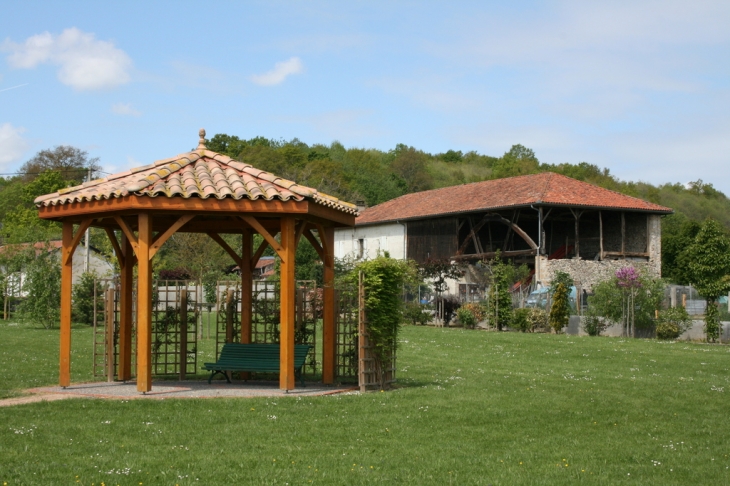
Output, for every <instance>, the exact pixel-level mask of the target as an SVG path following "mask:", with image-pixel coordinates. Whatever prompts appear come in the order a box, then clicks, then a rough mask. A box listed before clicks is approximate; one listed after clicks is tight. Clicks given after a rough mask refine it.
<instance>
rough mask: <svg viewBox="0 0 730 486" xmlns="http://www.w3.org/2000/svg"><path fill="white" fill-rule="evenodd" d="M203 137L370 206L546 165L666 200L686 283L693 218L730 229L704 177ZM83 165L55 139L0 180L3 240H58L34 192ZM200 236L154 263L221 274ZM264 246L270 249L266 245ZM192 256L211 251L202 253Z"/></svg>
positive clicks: (667, 226)
mask: <svg viewBox="0 0 730 486" xmlns="http://www.w3.org/2000/svg"><path fill="white" fill-rule="evenodd" d="M207 143H208V147H209V148H210V149H211V150H215V151H218V152H221V153H223V154H226V155H229V156H231V157H233V158H236V159H238V160H241V161H243V162H246V163H250V164H252V165H254V166H255V167H258V168H260V169H264V170H268V171H271V172H274V173H276V174H277V175H280V176H282V177H285V178H288V179H291V180H294V181H297V182H298V183H300V184H303V185H307V186H311V187H315V188H317V189H319V190H321V191H323V192H325V193H328V194H332V195H333V196H336V197H339V198H342V199H344V200H347V201H352V202H355V201H364V202H365V203H366V204H368V205H371V206H372V205H375V204H379V203H381V202H384V201H387V200H390V199H393V198H395V197H398V196H401V195H403V194H406V193H409V192H413V191H421V190H426V189H432V188H439V187H446V186H452V185H456V184H464V183H469V182H478V181H482V180H487V179H495V178H500V177H510V176H517V175H524V174H533V173H539V172H544V171H553V172H557V173H560V174H564V175H566V176H569V177H573V178H575V179H578V180H581V181H585V182H589V183H592V184H596V185H598V186H601V187H605V188H608V189H611V190H615V191H618V192H621V193H624V194H628V195H631V196H635V197H640V198H643V199H646V200H648V201H651V202H654V203H657V204H662V205H665V206H669V207H671V208H673V209H674V210H675V212H676V214H674V215H672V216H669V217H667V218H664V223H663V232H662V259H663V274H664V275H665V276H666V277H667V278H668V279H669V280H670V281H672V282H674V283H680V284H687V283H690V282H689V277H688V275H687V273H686V268H687V263H688V261H687V259H686V254H685V253H683V252H684V249H685V248H686V247H687V246H688V245H689V244H690V243H691V241H692V239H693V238H694V237H695V236H696V234H697V231H699V222H700V221H703V220H704V219H706V218H708V217H710V218H713V219H715V220H716V221H718V222H719V223H720V225H721V227H722V228H723V231H727V229H728V228H730V200H729V199H728V198H727V197H726V196H725V195H724V194H723V193H722V192H720V191H718V190H716V189H715V188H714V187H713V185H712V184H711V183H705V182H703V181H701V180H698V181H694V182H691V183H689V184H687V185H684V184H680V183H673V184H669V183H668V184H663V185H659V186H654V185H651V184H647V183H643V182H625V181H621V180H619V179H617V178H616V177H615V176H614V175H613V174H611V172H610V170H609V169H606V168H599V167H598V166H596V165H593V164H590V163H587V162H580V163H577V164H571V163H561V164H545V163H541V162H540V161H539V160H538V158H537V156H536V154H535V153H534V152H533V151H532V150H531V149H529V148H527V147H524V146H522V145H519V144H516V145H514V146H512V147H511V148H510V150H508V151H507V152H505V153H504V154H503V155H502V156H500V157H495V156H488V155H482V154H478V153H476V152H468V153H463V152H462V151H458V150H447V151H446V152H444V153H438V154H429V153H426V152H424V151H422V150H419V149H417V148H415V147H410V146H407V145H403V144H398V145H396V146H395V147H394V148H393V149H392V150H387V151H383V150H377V149H364V148H345V147H344V146H343V145H342V144H340V143H339V142H333V143H331V144H329V145H324V144H313V145H308V144H306V143H304V142H302V141H300V140H298V139H296V138H295V139H292V140H290V141H284V140H274V139H267V138H264V137H254V138H251V139H242V138H239V137H237V136H234V135H226V134H217V135H215V136H213V137H211V138H210V140H208V142H207ZM89 167H91V168H92V169H94V170H98V167H99V166H98V161H97V160H96V159H91V158H89V157H88V154H86V152H83V151H81V150H78V149H75V148H73V147H66V146H60V147H56V148H54V149H52V150H42V151H41V152H39V153H38V154H37V155H36V156H34V157H33V158H32V159H30V160H29V161H28V162H27V163H26V164H25V165H24V166H23V169H22V171H23V173H22V174H21V175H18V176H15V177H11V178H7V179H3V178H0V222H2V224H3V227H2V236H3V237H4V240H5V242H19V241H40V240H47V239H50V238H59V237H60V227H59V226H58V224H57V223H49V222H44V221H40V220H39V219H38V218H37V213H36V210H35V208H34V207H33V204H32V202H33V199H34V198H35V197H36V196H38V195H41V194H46V193H50V192H54V191H56V190H58V189H59V188H61V187H65V186H69V185H74V184H78V183H79V182H81V181H82V180H83V179H84V178H85V177H86V173H87V169H88V168H89ZM97 175H98V173H97ZM224 238H225V239H226V240H227V241H228V243H229V245H230V246H231V247H232V248H234V249H239V248H240V241H238V239H237V238H235V237H229V236H225V237H224ZM204 239H205V237H204V235H203V237H202V238H197V237H195V236H189V237H185V236H179V235H176V236H175V238H171V239H170V240H169V241H168V242H167V243H166V244H165V245H163V248H162V249H161V250H160V251H159V252H158V257H157V258H156V260H155V269H156V270H161V269H169V270H172V269H178V268H184V269H185V270H187V271H188V273H190V274H191V275H193V276H194V277H195V278H206V279H208V280H211V279H213V278H226V277H225V274H226V272H228V271H230V269H231V267H232V262H231V261H230V259H229V258H228V257H227V255H225V254H224V252H223V251H222V250H221V249H220V248H219V247H217V245H215V244H213V245H210V243H209V242H207V241H202V240H204ZM92 245H93V246H94V247H96V248H97V249H99V250H101V251H102V252H103V253H105V254H110V252H111V250H110V245H109V244H108V242H107V241H106V235H105V234H104V233H103V232H100V231H96V232H95V231H93V230H92ZM266 254H267V255H272V254H273V253H272V252H271V250H270V249H269V250H268V251H267V252H266ZM200 255H205V256H208V257H209V258H207V259H201V258H200ZM297 265H298V267H299V268H298V270H297V278H298V279H312V280H318V281H321V265H320V264H319V263H318V256H317V255H316V252H314V251H313V249H312V248H310V247H309V245H308V243H307V242H303V244H302V245H300V248H299V249H298V251H297ZM432 267H433V268H430V269H428V270H430V271H431V272H432V273H434V274H436V273H437V272H438V262H434V265H432ZM213 276H215V277H213ZM435 276H436V277H438V275H435ZM437 281H438V279H437ZM435 290H437V291H438V289H435Z"/></svg>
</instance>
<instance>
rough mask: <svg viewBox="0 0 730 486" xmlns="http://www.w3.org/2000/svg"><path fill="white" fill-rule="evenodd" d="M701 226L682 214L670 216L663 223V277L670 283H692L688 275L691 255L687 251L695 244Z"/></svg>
mask: <svg viewBox="0 0 730 486" xmlns="http://www.w3.org/2000/svg"><path fill="white" fill-rule="evenodd" d="M700 226H701V225H700V223H699V222H697V221H693V220H690V219H689V218H687V216H685V215H684V214H682V213H677V214H672V215H669V216H667V217H666V218H664V220H663V221H662V275H663V276H664V277H665V278H666V279H667V280H669V281H670V282H673V283H677V284H680V285H688V284H690V283H692V279H691V277H690V276H689V275H688V273H687V272H688V270H689V262H690V261H691V255H690V253H689V252H687V251H685V250H686V249H687V248H689V247H690V246H691V245H692V243H693V242H694V239H695V237H696V236H697V233H699V231H700Z"/></svg>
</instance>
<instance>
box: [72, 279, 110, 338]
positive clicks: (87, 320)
mask: <svg viewBox="0 0 730 486" xmlns="http://www.w3.org/2000/svg"><path fill="white" fill-rule="evenodd" d="M97 278H98V276H97V275H96V274H94V273H92V272H84V273H82V274H81V277H79V281H78V283H77V284H76V285H74V287H73V320H74V322H79V323H82V324H87V325H89V326H92V325H93V324H94V287H96V295H97V298H99V299H102V298H103V297H104V290H105V289H104V286H103V285H102V284H101V282H98V281H97ZM103 319H104V315H103V312H101V310H99V312H97V316H96V321H97V323H98V322H102V320H103Z"/></svg>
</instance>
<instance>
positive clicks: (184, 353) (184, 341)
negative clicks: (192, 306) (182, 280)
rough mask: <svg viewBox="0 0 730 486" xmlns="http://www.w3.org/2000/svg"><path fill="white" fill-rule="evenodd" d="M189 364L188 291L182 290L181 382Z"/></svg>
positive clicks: (184, 288) (185, 288)
mask: <svg viewBox="0 0 730 486" xmlns="http://www.w3.org/2000/svg"><path fill="white" fill-rule="evenodd" d="M187 364H188V289H187V287H183V288H181V289H180V380H184V379H185V376H186V374H187V371H188V370H187V368H188V366H187Z"/></svg>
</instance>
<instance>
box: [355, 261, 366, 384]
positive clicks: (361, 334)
mask: <svg viewBox="0 0 730 486" xmlns="http://www.w3.org/2000/svg"><path fill="white" fill-rule="evenodd" d="M363 280H364V276H363V273H362V272H360V273H359V274H358V278H357V283H358V285H357V309H358V310H357V381H358V385H359V386H360V391H361V392H366V391H367V389H368V388H367V385H368V384H367V373H366V371H367V370H366V368H367V366H366V359H367V353H366V347H367V339H368V335H367V329H366V327H365V285H364V282H363Z"/></svg>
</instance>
